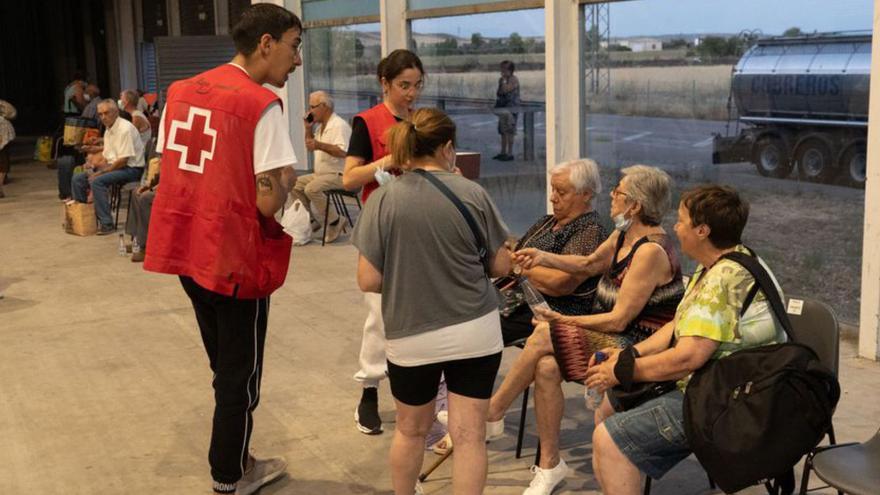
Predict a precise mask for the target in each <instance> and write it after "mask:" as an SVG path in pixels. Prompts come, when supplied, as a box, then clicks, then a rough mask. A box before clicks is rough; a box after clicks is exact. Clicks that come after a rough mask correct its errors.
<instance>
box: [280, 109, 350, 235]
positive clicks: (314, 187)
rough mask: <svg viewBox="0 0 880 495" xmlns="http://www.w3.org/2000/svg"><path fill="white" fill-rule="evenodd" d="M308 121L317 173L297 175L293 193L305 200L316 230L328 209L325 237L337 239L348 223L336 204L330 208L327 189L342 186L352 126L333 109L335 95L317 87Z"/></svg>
mask: <svg viewBox="0 0 880 495" xmlns="http://www.w3.org/2000/svg"><path fill="white" fill-rule="evenodd" d="M310 117H311V118H310ZM315 124H317V125H318V132H317V135H316V134H315V132H314V126H315ZM304 125H305V128H306V149H308V150H309V151H313V152H314V153H315V173H313V174H308V175H303V176H300V177H298V178H297V179H296V185H295V186H293V196H294V197H295V198H296V199H298V200H300V201H302V204H303V206H305V207H306V211H308V212H309V216H310V217H311V218H312V231H313V232H316V231H317V230H318V229H320V228H321V225H322V222H323V221H324V211H327V215H328V217H329V218H327V232H325V233H324V240H325V241H326V242H333V241H335V240H336V238H337V237H339V234H340V233H341V232H342V230H343V228H344V227H345V223H344V222H341V221H340V220H339V214H338V213H337V212H336V208H331V209H330V210H327V209H326V207H327V196H325V195H324V191H328V190H330V189H342V172H343V170H344V169H345V152H346V150H347V149H348V141H349V140H350V139H351V126H350V125H348V122H346V121H345V119H343V118H342V117H340V116H339V115H337V114H336V113H335V112H334V111H333V98H331V97H330V95H328V94H327V93H326V92H325V91H315V92H313V93H312V94H310V95H309V112H308V115H307V116H306V118H305V119H304ZM312 207H314V210H313V209H312Z"/></svg>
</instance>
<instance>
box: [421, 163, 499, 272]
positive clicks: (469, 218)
mask: <svg viewBox="0 0 880 495" xmlns="http://www.w3.org/2000/svg"><path fill="white" fill-rule="evenodd" d="M413 172H415V173H416V174H418V175H421V176H422V177H424V178H425V179H426V180H427V181H428V182H430V183H431V184H432V185H433V186H434V187H436V188H437V189H438V190H439V191H440V192H441V193H443V195H444V196H446V198H447V199H449V201H451V202H452V204H453V205H455V207H456V208H457V209H458V212H459V213H461V216H463V217H464V220H465V221H466V222H467V224H468V227H469V228H470V229H471V233H472V234H473V235H474V239H476V241H477V254H479V256H480V262H481V263H482V264H483V270H485V272H486V275H487V276H490V277H491V267H490V266H489V249H488V248H487V247H486V239H485V238H484V237H483V233H482V232H481V231H480V228H479V227H477V221H476V220H475V219H474V216H473V215H471V212H470V210H468V209H467V207H465V205H464V203H462V202H461V200H460V199H458V196H456V195H455V193H454V192H452V191H451V190H450V189H449V188H448V187H446V184H444V183H443V182H441V181H440V179H438V178H437V177H434V175H433V174H429V173H428V172H426V171H425V170H423V169H420V168H417V169H415V170H413Z"/></svg>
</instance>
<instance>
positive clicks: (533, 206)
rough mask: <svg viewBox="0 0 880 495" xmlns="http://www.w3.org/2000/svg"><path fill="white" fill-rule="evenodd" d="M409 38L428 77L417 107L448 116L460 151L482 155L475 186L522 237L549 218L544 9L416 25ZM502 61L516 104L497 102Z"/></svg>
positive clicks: (507, 96) (506, 99)
mask: <svg viewBox="0 0 880 495" xmlns="http://www.w3.org/2000/svg"><path fill="white" fill-rule="evenodd" d="M411 33H412V39H411V41H410V46H411V47H413V48H414V49H415V51H416V53H418V54H419V57H420V58H421V59H422V62H423V63H424V65H425V71H426V72H427V74H428V76H427V81H426V85H425V90H424V91H423V93H422V96H421V101H420V104H421V105H423V106H425V105H437V106H440V107H441V108H444V109H445V110H446V112H447V113H449V114H450V115H451V116H452V118H453V120H455V122H456V125H457V127H458V129H457V131H458V149H459V150H460V151H471V152H476V153H479V155H480V179H479V180H480V182H481V183H482V185H483V186H484V187H485V188H486V190H487V191H488V192H489V193H490V194H491V195H492V197H493V199H494V201H495V202H496V204H497V205H498V207H499V209H500V210H501V212H502V214H503V216H504V219H505V220H506V221H507V223H508V225H509V226H510V228H511V230H512V231H514V232H515V233H518V234H522V233H524V232H525V230H526V229H527V228H528V227H529V226H531V225H532V224H533V223H534V222H535V221H536V219H537V218H538V216H539V215H542V214H543V212H544V211H546V193H545V188H546V172H545V170H546V165H545V157H546V133H545V127H544V11H543V9H533V10H520V11H513V12H499V13H489V14H476V15H465V16H455V17H443V18H432V19H419V20H413V21H412V23H411ZM503 61H511V62H513V65H514V71H513V75H514V76H515V77H516V79H517V80H518V82H519V89H518V93H519V94H518V98H516V97H515V96H513V95H512V94H511V93H510V92H508V91H502V93H503V96H500V97H499V96H498V89H499V79H501V78H502V77H503V76H502V73H501V62H503ZM508 81H509V79H508ZM508 88H509V87H508ZM501 130H503V131H504V132H505V134H507V135H508V136H510V137H509V138H505V139H510V140H511V143H512V144H511V145H510V147H509V148H507V149H505V150H502V135H501V133H500V131H501ZM502 151H506V153H502ZM502 154H504V155H509V156H501V155H502Z"/></svg>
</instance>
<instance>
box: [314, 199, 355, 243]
mask: <svg viewBox="0 0 880 495" xmlns="http://www.w3.org/2000/svg"><path fill="white" fill-rule="evenodd" d="M358 192H359V191H346V190H345V189H328V190H326V191H324V196H326V197H327V204H326V205H324V230H323V231H322V233H321V245H322V246H323V245H324V244H326V241H327V221H328V220H329V218H330V217H329V215H328V213H330V203H331V202H332V203H333V208H335V209H336V214H337V215H338V216H340V217H341V216H343V215H345V218H347V219H348V225H349V226H350V227H354V222H352V220H351V215H350V214H349V213H348V206H346V204H345V198H354V200H355V201H356V202H357V206H358V209H361V199H360V198H359V197H358Z"/></svg>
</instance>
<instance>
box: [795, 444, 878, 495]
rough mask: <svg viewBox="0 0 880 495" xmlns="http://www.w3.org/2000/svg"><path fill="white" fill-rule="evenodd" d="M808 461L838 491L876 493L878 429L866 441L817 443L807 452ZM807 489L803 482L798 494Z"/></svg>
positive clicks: (856, 493)
mask: <svg viewBox="0 0 880 495" xmlns="http://www.w3.org/2000/svg"><path fill="white" fill-rule="evenodd" d="M810 461H811V467H812V469H813V471H815V473H816V476H818V477H819V478H821V479H822V481H824V482H825V483H828V485H829V486H831V487H832V488H836V489H837V492H838V493H844V492H845V493H849V494H852V495H871V494H876V493H877V490H878V487H880V430H877V432H876V433H874V436H873V437H871V439H870V440H868V441H867V442H865V443H844V444H837V445H829V446H827V447H820V448H818V449H816V450H815V451H814V452H813V453H812V454H810ZM805 469H806V468H805ZM806 492H807V485H806V483H804V484H802V485H801V494H804V493H806Z"/></svg>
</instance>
